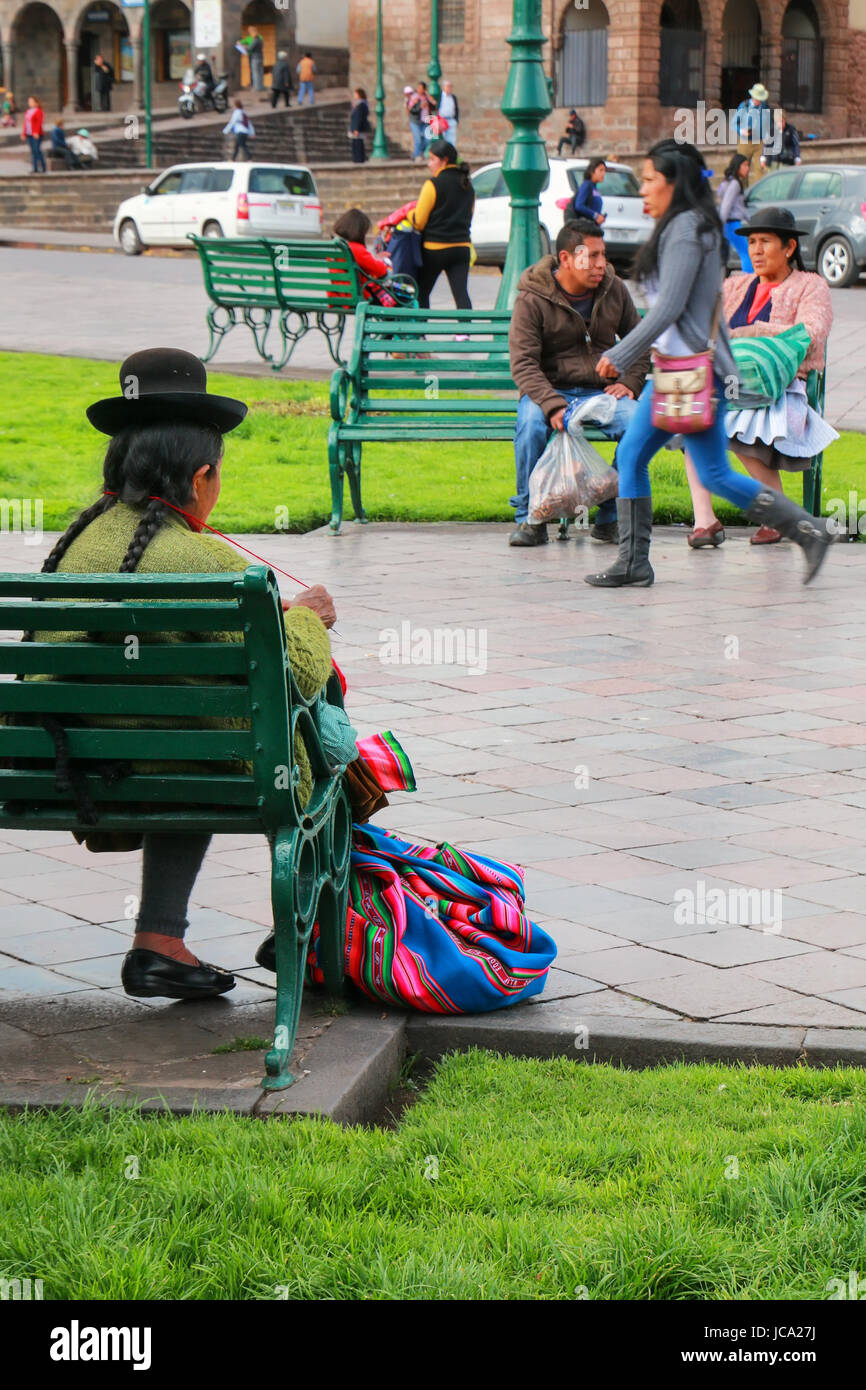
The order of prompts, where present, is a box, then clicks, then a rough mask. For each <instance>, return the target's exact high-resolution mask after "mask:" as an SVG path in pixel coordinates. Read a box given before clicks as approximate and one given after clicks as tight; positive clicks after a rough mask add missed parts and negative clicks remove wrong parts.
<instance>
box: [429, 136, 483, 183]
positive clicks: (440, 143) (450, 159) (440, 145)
mask: <svg viewBox="0 0 866 1390" xmlns="http://www.w3.org/2000/svg"><path fill="white" fill-rule="evenodd" d="M427 153H428V154H435V156H436V158H437V159H444V160H445V163H446V164H454V165H455V166H456V168H457V169H459V171H460V186H461V188H465V189H469V188H471V187H472V181H471V179H470V178H469V165H468V164H467V163H466V162H465V160H464V162H463V163H462V164H458V163H457V151H456V149H455V148H454V146H453V145H452V144H451V141H450V140H443V139H442V138H441V137H440V138H439V139H438V140H431V141H430V144H429V145H428V146H427Z"/></svg>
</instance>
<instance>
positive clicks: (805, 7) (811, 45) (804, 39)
mask: <svg viewBox="0 0 866 1390" xmlns="http://www.w3.org/2000/svg"><path fill="white" fill-rule="evenodd" d="M781 97H782V105H783V107H784V108H785V110H786V111H820V110H822V108H823V104H824V40H823V39H822V38H821V29H820V25H819V23H818V15H817V13H816V11H815V6H814V5H813V4H812V0H791V3H790V5H789V6H788V8H787V10H786V11H785V15H784V18H783V20H782V81H781Z"/></svg>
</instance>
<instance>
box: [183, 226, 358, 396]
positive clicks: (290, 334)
mask: <svg viewBox="0 0 866 1390" xmlns="http://www.w3.org/2000/svg"><path fill="white" fill-rule="evenodd" d="M190 241H191V242H192V243H193V245H194V246H195V248H196V250H197V251H198V254H199V259H200V260H201V264H202V271H203V274H204V284H205V289H206V291H207V293H208V296H209V298H210V300H211V304H210V307H209V309H208V311H207V325H208V329H209V331H210V342H209V343H208V350H207V355H206V356H205V357H204V358H203V359H202V360H203V361H204V362H209V361H210V360H211V358H212V357H213V355H214V353H215V352H216V350H217V348H218V347H219V345H220V343H221V342H222V340H223V338H224V337H225V336H226V334H227V333H230V332H231V330H232V329H233V328H235V327H236V326H237V325H238V324H239V323H245V324H246V325H247V327H248V328H249V330H250V332H251V333H252V335H253V340H254V342H255V345H256V351H257V352H258V354H259V356H260V357H261V358H262V359H263V360H264V361H265V362H269V363H270V364H271V366H272V368H273V370H274V371H279V370H280V368H281V367H284V366H285V365H286V363H287V362H288V360H289V358H290V357H291V355H292V353H293V352H294V350H295V347H296V346H297V344H298V343H299V342H300V340H301V339H302V338H303V337H304V336H305V335H306V334H307V333H309V331H310V329H312V328H316V329H318V330H319V332H321V333H323V334H324V335H325V339H326V341H327V344H328V351H329V352H330V354H331V357H332V359H333V361H334V362H336V363H338V364H340V363H341V361H342V359H341V357H340V345H341V342H342V338H343V333H344V331H345V327H346V319H347V317H348V316H349V315H350V314H354V312H355V309H356V307H357V305H358V302H359V300H361V288H360V283H359V279H358V269H357V266H356V264H355V261H354V258H353V256H352V253H351V251H350V250H349V248H348V246H347V245H346V242H345V241H343V240H342V239H341V238H340V237H334V238H333V239H332V240H330V241H324V240H315V239H313V238H309V239H302V240H297V241H290V240H288V239H287V240H283V241H271V240H263V239H262V240H249V239H248V238H245V237H197V236H190ZM275 315H276V316H277V324H278V327H279V331H280V351H281V356H280V358H279V360H278V361H274V358H273V354H271V353H269V352H268V351H267V347H266V341H265V340H266V339H267V336H268V330H269V329H270V326H271V321H272V319H273V318H274V316H275Z"/></svg>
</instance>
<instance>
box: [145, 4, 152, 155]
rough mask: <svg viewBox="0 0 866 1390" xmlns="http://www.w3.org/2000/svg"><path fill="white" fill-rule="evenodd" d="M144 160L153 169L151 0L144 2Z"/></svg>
mask: <svg viewBox="0 0 866 1390" xmlns="http://www.w3.org/2000/svg"><path fill="white" fill-rule="evenodd" d="M144 158H145V161H146V163H147V167H148V169H152V168H153V117H152V115H151V92H150V0H144Z"/></svg>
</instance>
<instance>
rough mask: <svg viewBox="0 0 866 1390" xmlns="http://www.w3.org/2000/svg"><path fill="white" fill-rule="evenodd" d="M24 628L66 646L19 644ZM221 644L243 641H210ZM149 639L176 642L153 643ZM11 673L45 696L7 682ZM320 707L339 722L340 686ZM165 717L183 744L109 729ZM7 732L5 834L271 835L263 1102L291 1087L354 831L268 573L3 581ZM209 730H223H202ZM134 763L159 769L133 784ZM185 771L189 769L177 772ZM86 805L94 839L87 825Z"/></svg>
mask: <svg viewBox="0 0 866 1390" xmlns="http://www.w3.org/2000/svg"><path fill="white" fill-rule="evenodd" d="M22 629H23V630H24V631H34V630H35V631H36V632H38V633H40V634H41V633H43V632H49V631H53V632H59V633H64V634H70V633H75V634H76V639H75V640H74V641H71V642H70V641H48V642H25V643H22V642H20V641H19V640H17V634H18V632H19V631H20V630H22ZM215 632H221V633H225V632H232V633H236V634H237V638H236V640H230V641H226V640H225V639H223V640H221V641H216V642H215V641H211V640H210V634H211V633H215ZM157 633H161V634H167V633H173V634H180V635H181V636H182V640H179V641H171V642H169V641H165V640H158V639H157V640H149V638H151V637H152V634H157ZM133 639H135V640H134V641H133ZM19 673H20V674H25V673H26V675H27V676H30V677H32V676H41V677H47V678H48V679H37V680H33V679H28V680H13V679H12V676H13V675H15V674H19ZM327 698H328V700H329V702H330V703H332V704H336V705H342V696H341V693H340V686H339V681H338V679H337V677H336V675H334V676H333V677H332V679H331V681H330V683H329V686H328V691H327ZM166 715H168V716H172V717H173V718H176V719H177V723H178V727H172V728H169V729H166V728H155V729H154V728H152V729H148V730H143V729H142V728H141V727H137V728H130V729H124V728H117V727H110V726H111V724H112V717H120V718H123V717H124V716H135V717H137V718H144V719H147V718H148V717H155V718H156V717H158V718H162V717H164V716H166ZM3 716H6V722H5V723H2V724H0V827H2V828H3V829H10V828H11V829H16V830H22V829H23V830H69V831H79V832H81V833H86V832H88V831H91V832H92V831H94V830H99V831H103V830H106V831H111V830H116V831H133V832H138V833H142V832H145V831H162V832H168V833H171V834H173V835H174V834H183V833H184V831H190V832H202V831H207V832H211V833H213V834H221V833H222V834H262V835H267V836H268V838H269V840H270V843H271V902H272V904H273V911H274V929H275V932H276V958H277V993H276V1022H275V1028H274V1044H273V1048H272V1050H271V1051H270V1052H268V1054H267V1058H266V1068H267V1074H266V1076H265V1078H264V1081H263V1085H264V1086H265V1087H266V1088H267V1089H270V1090H279V1089H281V1088H283V1087H285V1086H289V1085H291V1082H292V1080H293V1078H292V1075H291V1073H290V1072H289V1070H288V1063H289V1058H290V1056H291V1053H292V1050H293V1047H294V1043H295V1034H296V1031H297V1024H298V1014H299V1010H300V1006H301V996H302V992H303V985H304V967H305V962H306V957H307V946H308V943H309V939H310V933H311V931H312V928H313V924H314V922H315V921H316V920H318V922H319V926H320V932H321V936H320V946H319V958H320V962H321V965H322V969H323V971H324V974H325V980H326V985H327V988H328V989H329V990H330V991H331V992H332V993H338V992H340V991H341V989H342V985H343V962H344V943H345V922H346V904H347V895H348V875H349V856H350V850H351V831H352V822H351V809H350V804H349V799H348V796H347V793H346V790H345V787H344V785H343V780H342V777H336V778H335V777H334V775H333V774H332V771H331V767H330V764H329V762H328V760H327V758H326V756H325V753H324V751H323V747H322V742H321V738H320V734H319V723H318V713H317V710H316V708H315V703H314V702H313V703H310V702H307V701H306V700H304V698H303V696H302V695H301V694H300V692H299V690H298V688H297V686H296V684H295V680H294V676H293V674H292V671H291V668H290V665H289V660H288V655H287V651H286V638H285V628H284V625H283V614H282V609H281V606H280V595H279V590H278V588H277V584H276V581H275V579H274V576H273V574H272V572H271V571H270V570H268V569H267V568H266V567H265V566H263V565H252V566H250V568H249V569H247V570H246V571H245V573H243V574H237V575H207V574H202V575H162V574H159V575H157V574H146V575H126V574H99V575H73V574H48V575H5V576H2V577H0V719H2V718H3ZM45 716H50V718H51V720H53V721H58V723H59V724H60V725H61V726H63V729H64V730H65V733H64V734H63V737H64V738H65V740H66V742H67V745H68V753H69V757H70V759H71V769H72V778H71V780H72V781H73V782H74V783H75V784H77V787H78V789H79V790H78V796H77V797H76V795H75V793H74V791H73V788H72V787H71V786H70V785H69V783H68V782H64V781H63V779H62V778H58V777H57V776H56V772H57V769H56V765H55V759H54V754H55V743H54V741H53V739H52V736H51V735H50V734H49V732H48V730H47V729H46V728H45V727H44V725H43V723H42V722H41V721H42V720H43V718H44V717H45ZM203 716H204V717H207V718H208V719H209V720H214V719H216V720H219V721H221V722H222V721H226V724H225V726H224V727H218V728H213V727H211V728H203V727H202V717H203ZM231 721H234V722H235V723H236V724H240V727H231ZM54 728H55V737H56V736H57V735H56V725H55V726H54ZM296 730H299V731H300V733H301V735H302V736H303V739H304V743H305V745H306V747H307V750H308V752H309V756H310V762H311V765H312V770H313V793H312V797H311V799H310V801H309V803H308V805H307V806H306V807H303V806H301V804H300V802H299V800H298V796H297V785H298V780H299V771H298V767H297V764H296V762H295V758H294V753H293V747H294V733H295V731H296ZM135 759H139V760H141V759H146V760H147V761H148V762H149V761H158V762H159V763H161V764H163V769H162V770H159V771H152V772H147V773H144V772H140V771H136V770H134V769H133V768H132V767H131V766H130V764H131V763H132V762H133V761H134V760H135ZM10 760H11V762H12V767H10ZM107 761H108V762H109V768H108V769H106V766H105V765H106V762H107ZM190 763H194V764H198V765H201V770H200V771H198V772H190V771H189V770H185V766H184V765H189V764H190ZM111 764H115V765H114V766H113V767H112V766H111ZM172 764H179V765H180V766H179V767H178V768H173V767H172ZM244 764H245V765H246V770H245V769H244V766H243V765H244ZM250 769H251V770H250ZM107 771H108V772H109V773H110V774H111V775H110V776H109V777H108V778H107V779H106V776H105V775H104V774H106V772H107ZM58 783H60V785H58ZM88 801H89V803H90V804H91V806H92V808H93V811H94V812H95V815H96V816H97V821H96V824H93V823H91V822H90V821H89V820H88V819H85V818H83V814H82V812H84V813H85V814H86V813H87V812H88V809H89V808H88V805H87V802H88ZM251 963H252V962H251Z"/></svg>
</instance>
